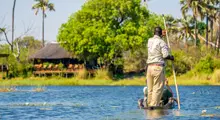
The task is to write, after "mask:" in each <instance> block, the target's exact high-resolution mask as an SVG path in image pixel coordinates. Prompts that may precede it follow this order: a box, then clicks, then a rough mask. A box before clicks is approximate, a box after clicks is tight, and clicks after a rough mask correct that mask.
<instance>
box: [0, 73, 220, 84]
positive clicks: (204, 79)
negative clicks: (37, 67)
mask: <svg viewBox="0 0 220 120" xmlns="http://www.w3.org/2000/svg"><path fill="white" fill-rule="evenodd" d="M168 79H169V84H170V85H171V86H172V85H175V83H174V80H173V77H172V76H171V77H170V78H168ZM0 81H1V82H0V86H144V85H146V82H145V77H144V76H142V77H133V78H129V79H120V80H102V79H77V78H63V77H52V78H46V77H30V78H13V79H5V80H0ZM177 84H178V85H183V86H194V85H195V86H200V85H220V83H219V82H216V80H212V79H211V78H210V79H209V77H208V76H206V75H203V76H197V77H196V76H194V77H190V78H189V77H188V78H187V76H186V75H185V76H179V77H177Z"/></svg>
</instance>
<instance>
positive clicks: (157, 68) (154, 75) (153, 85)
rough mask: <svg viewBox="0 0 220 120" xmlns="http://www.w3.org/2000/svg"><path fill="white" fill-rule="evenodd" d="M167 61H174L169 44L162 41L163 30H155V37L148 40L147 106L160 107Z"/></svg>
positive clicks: (159, 28) (157, 28)
mask: <svg viewBox="0 0 220 120" xmlns="http://www.w3.org/2000/svg"><path fill="white" fill-rule="evenodd" d="M165 59H170V60H174V57H173V56H172V55H170V54H169V50H168V46H167V44H166V43H165V42H164V41H163V40H162V29H161V27H156V28H155V29H154V37H153V38H150V39H149V40H148V60H147V64H148V67H147V87H148V97H147V105H148V106H149V107H158V106H159V104H160V100H161V97H162V94H163V88H164V80H165V74H164V67H165Z"/></svg>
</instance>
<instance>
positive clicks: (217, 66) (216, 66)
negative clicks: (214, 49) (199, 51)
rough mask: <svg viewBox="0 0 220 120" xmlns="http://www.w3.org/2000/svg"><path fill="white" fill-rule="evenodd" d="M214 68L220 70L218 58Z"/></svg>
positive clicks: (215, 60)
mask: <svg viewBox="0 0 220 120" xmlns="http://www.w3.org/2000/svg"><path fill="white" fill-rule="evenodd" d="M214 68H215V69H220V59H217V58H215V59H214Z"/></svg>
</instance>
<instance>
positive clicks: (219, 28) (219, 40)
mask: <svg viewBox="0 0 220 120" xmlns="http://www.w3.org/2000/svg"><path fill="white" fill-rule="evenodd" d="M219 6H220V4H219ZM217 45H218V47H217V55H218V54H219V49H220V18H219V19H218V44H217Z"/></svg>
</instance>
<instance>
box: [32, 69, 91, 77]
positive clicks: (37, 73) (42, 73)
mask: <svg viewBox="0 0 220 120" xmlns="http://www.w3.org/2000/svg"><path fill="white" fill-rule="evenodd" d="M78 72H79V70H72V71H70V70H63V71H61V70H57V71H53V70H51V71H44V70H41V71H33V74H34V75H35V76H39V77H42V76H53V75H58V76H63V77H68V76H74V74H76V73H78ZM88 73H89V74H94V73H95V70H88Z"/></svg>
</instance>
